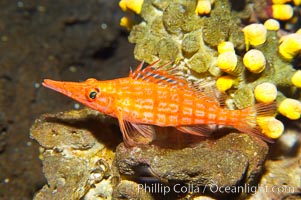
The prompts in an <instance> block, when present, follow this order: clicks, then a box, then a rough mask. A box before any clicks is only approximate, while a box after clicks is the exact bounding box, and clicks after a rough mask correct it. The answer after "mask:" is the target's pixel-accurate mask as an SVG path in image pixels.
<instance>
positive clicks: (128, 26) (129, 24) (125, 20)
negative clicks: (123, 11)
mask: <svg viewBox="0 0 301 200" xmlns="http://www.w3.org/2000/svg"><path fill="white" fill-rule="evenodd" d="M120 26H122V27H125V28H126V29H127V30H131V28H132V27H133V23H132V21H131V20H130V19H129V18H128V17H122V18H121V19H120Z"/></svg>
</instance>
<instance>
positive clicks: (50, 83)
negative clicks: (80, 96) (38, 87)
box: [42, 79, 71, 96]
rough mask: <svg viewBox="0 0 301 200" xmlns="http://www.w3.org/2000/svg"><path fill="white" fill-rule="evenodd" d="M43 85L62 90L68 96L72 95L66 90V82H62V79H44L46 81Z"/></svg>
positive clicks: (58, 90)
mask: <svg viewBox="0 0 301 200" xmlns="http://www.w3.org/2000/svg"><path fill="white" fill-rule="evenodd" d="M42 85H43V86H44V87H47V88H49V89H52V90H54V91H57V92H60V93H62V94H65V95H67V96H71V94H70V95H68V92H67V90H66V86H65V85H66V83H65V82H62V81H54V80H50V79H44V81H43V82H42Z"/></svg>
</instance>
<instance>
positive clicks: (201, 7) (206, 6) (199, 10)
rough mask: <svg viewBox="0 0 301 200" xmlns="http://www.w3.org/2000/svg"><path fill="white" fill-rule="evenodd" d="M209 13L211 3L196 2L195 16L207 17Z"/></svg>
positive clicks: (199, 0)
mask: <svg viewBox="0 0 301 200" xmlns="http://www.w3.org/2000/svg"><path fill="white" fill-rule="evenodd" d="M210 12H211V2H210V1H209V0H198V3H197V5H196V9H195V13H196V14H197V15H207V14H209V13H210Z"/></svg>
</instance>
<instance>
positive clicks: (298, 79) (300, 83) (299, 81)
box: [291, 70, 301, 88]
mask: <svg viewBox="0 0 301 200" xmlns="http://www.w3.org/2000/svg"><path fill="white" fill-rule="evenodd" d="M291 81H292V83H293V85H294V86H296V87H299V88H301V70H297V71H296V72H295V73H294V74H293V76H292V78H291Z"/></svg>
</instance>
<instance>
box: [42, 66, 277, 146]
mask: <svg viewBox="0 0 301 200" xmlns="http://www.w3.org/2000/svg"><path fill="white" fill-rule="evenodd" d="M157 62H158V61H157ZM157 62H155V63H153V64H151V65H149V66H148V67H146V68H145V69H143V70H142V65H143V63H141V64H140V65H139V66H138V68H137V70H136V71H135V72H133V73H132V72H131V73H130V76H129V77H127V78H120V79H115V80H109V81H98V80H96V79H88V80H86V81H85V82H80V83H77V82H61V81H53V80H49V79H46V80H44V82H43V85H44V86H46V87H48V88H51V89H53V90H56V91H58V92H61V93H63V94H65V95H67V96H69V97H71V98H73V99H75V100H77V101H79V102H81V103H82V104H84V105H86V106H88V107H90V108H92V109H94V110H97V111H99V112H102V113H104V114H107V115H111V116H113V117H116V118H118V121H119V124H120V128H121V132H122V133H123V137H124V141H125V143H126V144H128V145H130V146H133V145H135V144H137V143H139V141H137V140H136V141H135V139H134V138H133V135H135V134H133V133H134V132H136V133H139V134H140V136H142V137H144V138H148V139H149V138H152V135H153V134H152V132H153V129H152V127H151V125H157V126H172V127H175V128H177V129H178V130H180V131H182V132H185V133H189V134H194V135H207V134H208V132H210V129H208V128H206V126H204V125H210V124H215V125H226V126H232V127H234V128H236V129H239V130H241V131H243V132H247V133H251V134H259V135H260V132H261V130H260V128H259V127H258V126H257V124H256V116H257V115H265V114H268V113H270V112H271V111H272V110H273V109H274V108H273V106H269V105H257V106H255V107H250V108H246V109H242V110H226V109H223V108H221V107H220V106H219V103H218V102H217V100H216V99H215V98H214V97H213V95H208V94H206V93H205V94H204V92H202V90H201V89H197V87H195V85H191V84H189V83H188V82H186V81H185V80H184V79H181V78H178V77H176V76H175V75H173V74H172V73H171V74H170V73H168V72H167V71H163V70H161V68H162V67H164V66H161V67H159V68H157V69H155V68H154V65H155V64H156V63H157Z"/></svg>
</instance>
